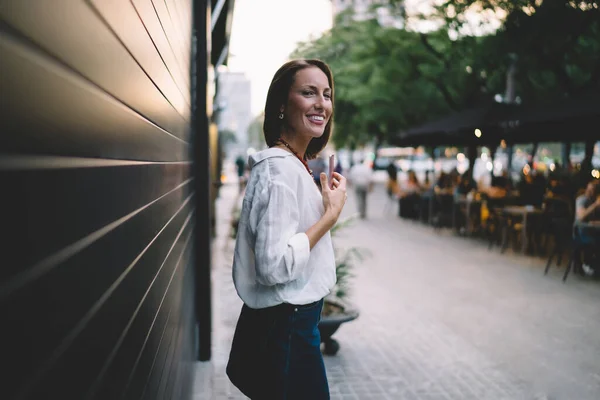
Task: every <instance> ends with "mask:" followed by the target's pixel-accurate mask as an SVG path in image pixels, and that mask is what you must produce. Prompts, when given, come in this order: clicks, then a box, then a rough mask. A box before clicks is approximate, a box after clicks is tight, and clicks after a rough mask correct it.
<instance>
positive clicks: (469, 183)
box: [454, 170, 477, 196]
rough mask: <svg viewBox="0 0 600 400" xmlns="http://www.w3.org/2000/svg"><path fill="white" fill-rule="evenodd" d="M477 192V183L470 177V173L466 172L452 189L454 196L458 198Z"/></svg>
mask: <svg viewBox="0 0 600 400" xmlns="http://www.w3.org/2000/svg"><path fill="white" fill-rule="evenodd" d="M474 190H477V182H475V180H474V179H473V177H472V176H471V171H468V170H467V171H466V172H465V173H464V174H462V175H461V176H460V178H459V180H458V184H457V185H456V188H455V189H454V194H455V195H459V196H466V195H467V194H469V193H470V192H472V191H474Z"/></svg>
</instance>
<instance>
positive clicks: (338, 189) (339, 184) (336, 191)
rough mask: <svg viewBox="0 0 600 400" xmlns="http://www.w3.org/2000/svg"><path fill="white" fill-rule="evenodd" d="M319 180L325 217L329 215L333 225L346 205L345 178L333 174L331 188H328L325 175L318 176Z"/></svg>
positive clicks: (335, 173)
mask: <svg viewBox="0 0 600 400" xmlns="http://www.w3.org/2000/svg"><path fill="white" fill-rule="evenodd" d="M320 178H321V194H322V195H323V206H324V207H325V215H329V216H330V217H331V218H332V219H333V221H332V224H335V223H336V222H337V220H338V218H339V216H340V214H341V212H342V209H343V208H344V204H346V199H347V198H348V195H347V194H346V178H344V177H343V176H342V175H341V174H339V173H337V172H334V173H333V178H334V179H333V185H332V186H333V187H332V188H331V189H330V188H329V182H328V178H327V174H325V173H324V172H322V173H321V175H320Z"/></svg>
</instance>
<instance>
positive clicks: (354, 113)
mask: <svg viewBox="0 0 600 400" xmlns="http://www.w3.org/2000/svg"><path fill="white" fill-rule="evenodd" d="M389 3H390V4H391V5H392V6H394V7H397V6H398V4H399V3H401V2H399V1H393V0H390V1H389ZM485 10H493V11H494V13H495V15H498V16H503V20H502V25H501V27H500V29H498V30H497V31H496V32H494V33H492V34H488V35H485V36H475V35H472V34H465V33H464V30H462V29H461V28H462V27H463V26H464V25H465V24H466V23H467V20H468V17H467V15H468V14H469V13H473V12H474V11H475V12H477V11H479V12H484V11H485ZM599 12H600V7H598V1H576V0H573V1H569V0H552V1H550V0H546V1H542V0H514V1H509V0H446V1H444V2H442V3H441V4H440V5H439V6H438V7H437V8H436V9H435V11H434V13H433V14H431V15H429V16H427V18H429V19H430V20H437V21H440V24H439V29H437V30H435V31H431V32H419V31H416V30H410V29H406V28H403V29H397V28H392V27H384V26H381V25H380V24H379V23H378V22H377V21H376V20H366V21H355V20H353V19H352V18H349V16H348V14H342V15H341V16H340V18H339V19H338V21H337V23H336V24H334V26H333V28H332V29H331V30H330V31H329V32H327V33H325V34H324V35H323V36H321V37H319V38H317V39H315V40H312V41H310V42H306V43H301V44H299V45H298V47H297V49H296V50H295V52H294V53H293V54H292V56H293V57H305V58H320V59H322V60H324V61H326V62H327V63H328V64H329V65H330V66H331V67H332V70H333V72H334V75H335V85H336V87H335V97H336V98H335V104H336V111H335V134H334V136H333V140H334V143H335V144H336V145H337V146H349V147H353V146H356V145H362V144H365V143H367V142H370V141H372V140H375V141H376V142H377V143H381V142H385V141H387V140H388V139H389V138H391V137H392V136H393V135H395V134H397V132H399V131H400V130H402V129H407V128H410V127H413V126H415V125H418V124H421V123H423V122H426V121H428V120H432V119H435V118H436V117H438V116H440V115H443V114H447V113H449V112H451V111H453V110H461V109H464V108H468V107H471V106H476V105H480V104H482V103H485V102H491V101H494V97H495V95H497V94H502V93H504V91H505V86H506V72H507V69H508V67H509V66H510V65H511V62H516V65H517V71H518V72H517V77H516V91H517V95H518V97H519V98H520V99H521V100H522V101H523V102H526V103H530V104H534V103H539V102H543V101H545V100H549V99H555V98H557V97H561V96H568V95H574V94H577V93H578V92H581V91H582V90H586V89H589V88H590V87H598V84H599V80H600V61H599V60H600V16H599ZM409 18H417V19H418V18H424V17H423V16H413V17H409Z"/></svg>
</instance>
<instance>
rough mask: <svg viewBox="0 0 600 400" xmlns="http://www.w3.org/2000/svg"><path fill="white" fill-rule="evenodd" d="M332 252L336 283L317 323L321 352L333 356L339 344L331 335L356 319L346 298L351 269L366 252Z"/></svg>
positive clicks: (339, 226) (343, 224)
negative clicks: (321, 345)
mask: <svg viewBox="0 0 600 400" xmlns="http://www.w3.org/2000/svg"><path fill="white" fill-rule="evenodd" d="M355 218H356V217H355V216H353V217H350V218H347V219H345V220H343V221H341V222H339V223H338V224H336V225H335V226H334V227H333V228H332V229H331V235H332V236H334V235H335V234H336V233H337V232H338V231H339V230H340V229H343V228H344V227H346V226H348V225H350V224H351V223H352V221H353V220H354V219H355ZM334 252H335V272H336V277H337V283H336V285H335V287H334V288H333V290H332V291H331V294H330V295H329V296H327V297H326V298H325V301H324V304H323V311H322V312H321V321H320V322H319V331H320V333H321V343H323V352H324V353H325V354H327V355H335V354H336V353H337V352H338V351H339V349H340V345H339V343H338V342H337V341H336V340H335V339H333V338H332V335H333V334H334V333H335V332H336V331H337V330H338V329H339V327H340V326H341V325H342V324H343V323H345V322H349V321H353V320H355V319H356V318H358V315H359V313H358V310H357V309H356V308H354V307H352V306H351V305H350V303H349V302H348V301H347V297H348V294H349V291H350V280H351V279H352V277H353V276H354V274H353V273H352V269H353V268H354V266H355V263H356V262H360V261H362V260H363V259H364V254H365V252H366V250H365V249H359V248H357V247H352V248H350V249H340V248H337V247H334Z"/></svg>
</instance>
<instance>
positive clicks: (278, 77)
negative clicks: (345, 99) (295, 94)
mask: <svg viewBox="0 0 600 400" xmlns="http://www.w3.org/2000/svg"><path fill="white" fill-rule="evenodd" d="M310 67H317V68H319V69H320V70H321V71H323V73H324V74H325V75H326V76H327V80H328V81H329V87H330V88H331V104H332V109H331V111H332V113H331V115H330V116H329V121H327V125H325V130H324V131H323V135H322V136H321V137H318V138H313V139H312V140H311V141H310V143H309V144H308V148H307V149H306V153H305V157H306V159H308V160H310V159H313V158H315V157H316V156H317V154H319V152H320V151H321V150H323V148H324V147H325V146H326V145H327V142H328V141H329V138H330V137H331V125H332V123H333V96H334V91H333V74H332V73H331V69H330V68H329V66H328V65H327V64H325V63H324V62H323V61H321V60H313V59H309V60H292V61H288V62H286V63H285V64H283V65H282V66H281V68H279V70H277V72H276V73H275V76H274V77H273V80H272V81H271V86H269V92H268V93H267V104H266V105H265V122H264V124H263V132H264V135H265V141H266V142H267V146H269V147H272V146H275V145H276V144H277V139H279V137H280V136H281V128H282V127H283V125H284V123H285V120H281V119H279V113H280V107H281V105H282V104H286V103H287V100H288V96H289V93H290V88H291V87H292V85H293V84H294V79H295V76H296V73H297V72H298V71H300V70H303V69H305V68H310Z"/></svg>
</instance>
